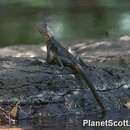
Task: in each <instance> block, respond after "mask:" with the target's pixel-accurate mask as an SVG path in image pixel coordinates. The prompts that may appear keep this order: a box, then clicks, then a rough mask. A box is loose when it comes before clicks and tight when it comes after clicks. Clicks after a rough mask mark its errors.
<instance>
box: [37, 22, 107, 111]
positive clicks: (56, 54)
mask: <svg viewBox="0 0 130 130" xmlns="http://www.w3.org/2000/svg"><path fill="white" fill-rule="evenodd" d="M37 29H38V31H39V32H40V34H41V35H42V36H43V37H44V39H45V43H46V46H47V59H46V60H47V63H48V64H51V63H53V62H54V63H56V64H59V65H60V68H61V69H63V68H64V67H65V66H66V67H70V68H71V69H72V70H73V72H74V73H78V74H79V76H80V77H82V79H83V80H84V81H85V83H86V85H87V86H88V87H89V89H90V90H91V92H92V94H93V96H94V97H95V99H96V101H97V103H98V105H99V106H100V108H101V112H102V113H105V112H106V109H105V106H104V104H103V103H102V101H101V100H100V98H99V95H98V94H97V92H96V89H95V87H94V85H93V83H92V82H91V81H90V79H89V77H88V76H87V74H86V72H85V70H84V69H83V67H82V64H84V65H85V63H84V62H83V60H82V59H81V58H79V60H78V59H77V58H76V57H75V56H73V55H72V54H71V53H70V52H69V51H68V49H67V48H65V47H63V46H62V45H61V44H60V43H59V42H58V41H57V40H56V39H55V38H54V36H53V35H52V33H51V32H50V31H48V30H49V29H48V25H47V23H45V22H42V23H39V24H37Z"/></svg>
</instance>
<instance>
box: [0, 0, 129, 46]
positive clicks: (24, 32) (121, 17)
mask: <svg viewBox="0 0 130 130" xmlns="http://www.w3.org/2000/svg"><path fill="white" fill-rule="evenodd" d="M44 19H47V20H48V23H49V26H50V27H51V29H52V32H53V33H54V35H55V37H57V38H58V39H60V40H62V41H76V40H80V41H82V40H86V39H102V38H105V37H108V36H109V37H117V36H121V35H127V34H129V33H130V0H0V45H1V46H3V45H12V44H36V43H37V44H38V43H41V42H42V38H41V36H40V35H39V33H38V32H37V31H36V28H35V23H36V22H37V21H41V20H44Z"/></svg>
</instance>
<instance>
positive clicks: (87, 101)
mask: <svg viewBox="0 0 130 130" xmlns="http://www.w3.org/2000/svg"><path fill="white" fill-rule="evenodd" d="M84 69H85V71H86V74H88V77H89V78H90V80H91V81H92V82H93V84H94V85H95V88H96V90H97V93H98V94H99V96H100V98H101V100H102V102H103V103H104V104H105V107H106V108H107V110H112V109H120V108H122V107H123V106H124V104H125V103H126V102H127V101H129V99H130V89H129V87H130V81H129V79H130V74H129V70H128V69H122V68H120V69H119V68H112V67H97V66H94V65H90V64H89V65H87V66H84ZM19 98H20V99H21V106H22V107H23V109H25V110H26V109H28V110H30V107H28V106H32V108H33V109H35V110H36V111H37V115H41V116H50V115H53V116H55V115H65V114H70V113H75V114H82V113H92V112H99V111H100V108H99V106H98V105H97V103H96V101H95V99H94V97H93V95H92V93H91V92H90V90H89V89H88V87H87V86H84V84H82V83H81V82H80V81H79V79H78V78H77V77H75V75H74V74H73V72H72V70H71V69H69V68H67V67H65V68H64V70H62V71H61V70H60V67H59V66H57V65H48V64H47V63H46V62H43V61H41V59H40V58H38V57H37V58H17V57H3V58H0V103H1V105H3V106H5V105H10V104H14V103H15V102H16V101H17V100H18V99H19Z"/></svg>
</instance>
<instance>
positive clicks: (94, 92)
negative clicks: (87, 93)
mask: <svg viewBox="0 0 130 130" xmlns="http://www.w3.org/2000/svg"><path fill="white" fill-rule="evenodd" d="M76 70H77V71H78V73H79V74H80V75H81V77H82V78H83V80H84V81H85V82H86V84H87V85H88V87H89V88H90V90H91V92H92V94H93V96H94V97H95V99H96V101H97V103H98V105H99V106H100V108H101V110H102V113H105V112H106V109H105V106H104V105H103V103H102V101H101V100H100V97H99V95H98V94H97V92H96V89H95V87H94V85H93V84H92V82H91V81H90V79H89V78H88V76H87V75H86V73H85V71H84V70H83V69H82V67H81V65H80V64H77V65H76Z"/></svg>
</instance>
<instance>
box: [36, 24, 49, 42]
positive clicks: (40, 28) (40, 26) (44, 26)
mask: <svg viewBox="0 0 130 130" xmlns="http://www.w3.org/2000/svg"><path fill="white" fill-rule="evenodd" d="M37 29H38V31H39V32H40V34H41V35H42V36H43V37H44V38H45V40H46V41H47V40H49V38H50V37H51V34H50V32H49V31H48V30H49V29H48V25H47V23H46V22H40V23H38V24H37Z"/></svg>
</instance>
